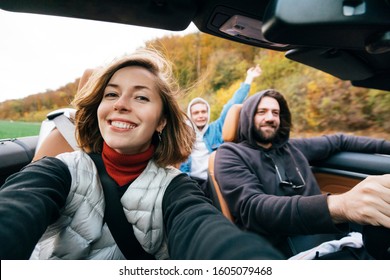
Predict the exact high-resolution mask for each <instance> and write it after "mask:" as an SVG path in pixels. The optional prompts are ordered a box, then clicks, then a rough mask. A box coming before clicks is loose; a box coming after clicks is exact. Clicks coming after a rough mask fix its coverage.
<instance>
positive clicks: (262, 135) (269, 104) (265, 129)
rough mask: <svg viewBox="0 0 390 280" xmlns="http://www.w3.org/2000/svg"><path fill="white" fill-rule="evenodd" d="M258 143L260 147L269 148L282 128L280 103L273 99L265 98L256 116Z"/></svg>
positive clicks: (260, 103)
mask: <svg viewBox="0 0 390 280" xmlns="http://www.w3.org/2000/svg"><path fill="white" fill-rule="evenodd" d="M254 125H255V129H254V130H255V132H256V135H255V137H256V141H257V142H258V144H259V145H261V146H263V147H266V148H269V147H270V146H271V145H272V141H273V140H274V139H275V136H276V134H277V132H278V129H279V126H280V106H279V102H278V101H277V100H276V99H275V98H272V97H269V96H264V97H263V98H262V99H261V100H260V102H259V105H257V110H256V113H255V116H254Z"/></svg>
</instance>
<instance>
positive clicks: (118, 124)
mask: <svg viewBox="0 0 390 280" xmlns="http://www.w3.org/2000/svg"><path fill="white" fill-rule="evenodd" d="M111 125H112V126H115V127H117V128H122V129H133V128H135V127H136V126H135V125H134V124H129V123H125V122H119V121H112V122H111Z"/></svg>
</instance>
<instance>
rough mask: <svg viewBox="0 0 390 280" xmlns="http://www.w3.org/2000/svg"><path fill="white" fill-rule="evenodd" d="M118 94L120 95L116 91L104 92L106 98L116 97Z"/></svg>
mask: <svg viewBox="0 0 390 280" xmlns="http://www.w3.org/2000/svg"><path fill="white" fill-rule="evenodd" d="M116 96H118V94H116V93H115V92H106V93H105V94H104V97H105V98H110V97H116Z"/></svg>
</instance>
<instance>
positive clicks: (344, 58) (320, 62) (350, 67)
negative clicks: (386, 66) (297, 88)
mask: <svg viewBox="0 0 390 280" xmlns="http://www.w3.org/2000/svg"><path fill="white" fill-rule="evenodd" d="M286 57H287V58H289V59H291V60H294V61H297V62H300V63H303V64H306V65H309V66H311V67H314V68H316V69H319V70H321V71H324V72H326V73H329V74H331V75H333V76H336V77H338V78H339V79H342V80H364V79H368V78H370V77H372V76H373V75H374V73H373V72H372V71H371V70H370V68H369V67H368V66H367V65H366V64H365V62H364V61H363V60H361V59H358V58H357V57H355V56H353V55H352V54H351V53H349V52H347V51H344V50H336V49H317V48H297V49H293V50H290V51H288V52H286Z"/></svg>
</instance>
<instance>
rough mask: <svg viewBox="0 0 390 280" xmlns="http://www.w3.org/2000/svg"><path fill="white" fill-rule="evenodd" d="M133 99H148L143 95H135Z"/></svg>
mask: <svg viewBox="0 0 390 280" xmlns="http://www.w3.org/2000/svg"><path fill="white" fill-rule="evenodd" d="M135 99H137V100H139V101H149V98H148V97H146V96H144V95H138V96H136V97H135Z"/></svg>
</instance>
